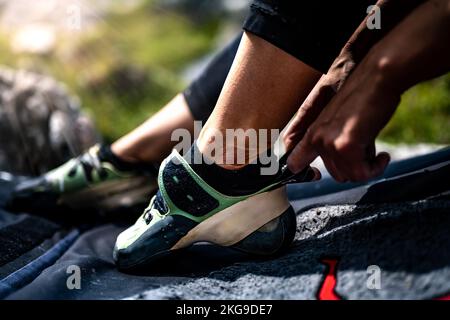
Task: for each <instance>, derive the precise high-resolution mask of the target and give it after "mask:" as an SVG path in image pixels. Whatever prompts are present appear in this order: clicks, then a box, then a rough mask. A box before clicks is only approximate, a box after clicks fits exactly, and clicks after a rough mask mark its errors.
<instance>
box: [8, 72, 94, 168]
mask: <svg viewBox="0 0 450 320" xmlns="http://www.w3.org/2000/svg"><path fill="white" fill-rule="evenodd" d="M99 139H100V136H99V134H98V133H97V131H96V129H95V127H94V125H93V123H92V121H91V120H90V119H89V118H88V117H87V116H86V115H85V114H83V113H82V112H81V109H80V104H79V101H78V100H77V99H76V98H75V97H72V96H70V95H69V94H68V92H67V90H66V88H65V87H64V85H63V84H61V83H59V82H57V81H55V80H53V79H52V78H50V77H48V76H43V75H40V74H36V73H32V72H28V71H24V70H18V71H15V70H12V69H9V68H6V67H0V171H8V172H11V173H14V174H21V175H39V174H41V173H44V172H46V171H48V170H50V169H52V168H54V167H56V166H58V165H60V164H62V163H63V162H65V161H66V160H67V159H69V158H71V157H73V156H76V155H78V154H80V153H81V152H83V151H84V150H86V149H87V148H89V147H90V146H92V145H93V144H95V143H96V142H98V141H99Z"/></svg>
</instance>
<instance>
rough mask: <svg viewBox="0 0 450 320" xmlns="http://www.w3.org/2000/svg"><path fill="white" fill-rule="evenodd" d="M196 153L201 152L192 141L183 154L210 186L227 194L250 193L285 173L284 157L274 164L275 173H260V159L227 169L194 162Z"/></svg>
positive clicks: (262, 166)
mask: <svg viewBox="0 0 450 320" xmlns="http://www.w3.org/2000/svg"><path fill="white" fill-rule="evenodd" d="M196 153H197V156H198V155H199V154H201V153H200V151H199V150H198V147H197V144H196V143H195V142H194V144H193V145H192V147H191V149H190V150H189V151H188V153H187V154H186V155H185V156H184V158H185V159H186V161H188V162H189V164H190V166H191V168H192V169H193V170H194V171H195V173H197V174H198V175H199V176H200V177H201V178H202V179H203V180H205V181H206V182H207V183H208V184H209V185H210V186H211V187H213V188H214V189H216V190H217V191H219V192H221V193H223V194H225V195H229V196H241V195H249V194H252V193H254V192H257V191H259V190H261V189H263V188H265V187H267V186H268V185H270V184H271V183H273V182H274V181H279V180H280V178H281V176H284V175H286V173H287V172H286V170H287V168H286V166H284V165H280V164H282V163H284V162H285V161H284V160H285V159H284V157H282V158H281V159H280V160H279V161H278V162H277V164H276V166H277V172H276V174H272V175H263V174H261V169H262V168H264V167H265V166H264V165H262V164H261V162H260V161H257V162H256V163H251V164H248V165H246V166H245V167H243V168H240V169H236V170H229V169H225V168H222V167H220V166H218V165H217V164H215V163H212V164H207V163H204V161H201V163H200V164H196V163H195V161H194V159H195V154H196Z"/></svg>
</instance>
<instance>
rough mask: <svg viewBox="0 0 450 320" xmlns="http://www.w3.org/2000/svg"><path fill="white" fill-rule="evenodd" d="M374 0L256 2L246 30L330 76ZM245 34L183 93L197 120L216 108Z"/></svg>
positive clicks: (204, 117) (281, 0) (212, 62)
mask: <svg viewBox="0 0 450 320" xmlns="http://www.w3.org/2000/svg"><path fill="white" fill-rule="evenodd" d="M374 3H376V1H374V0H358V1H355V0H346V1H329V0H328V1H325V0H284V1H283V0H255V1H253V3H252V5H251V8H250V13H249V15H248V16H247V19H246V20H245V22H244V26H243V29H244V30H245V31H247V32H251V33H253V34H255V35H257V36H259V37H261V38H263V39H265V40H266V41H268V42H270V43H272V44H273V45H275V46H277V47H278V48H280V49H282V50H284V51H285V52H287V53H289V54H291V55H292V56H294V57H296V58H297V59H299V60H301V61H302V62H304V63H306V64H308V65H309V66H311V67H313V68H314V69H316V70H318V71H320V72H322V73H326V72H327V70H328V68H329V67H330V66H331V64H332V63H333V61H334V59H335V58H336V57H337V56H338V54H339V52H340V51H341V49H342V47H343V46H344V45H345V43H346V41H347V40H348V39H349V38H350V36H351V35H352V34H353V32H354V31H355V30H356V28H357V27H358V26H359V24H360V23H361V22H362V21H363V20H364V18H365V17H366V16H367V8H368V6H370V5H372V4H374ZM240 38H241V35H239V36H238V37H236V38H235V39H234V40H233V41H232V42H231V43H230V44H229V45H228V46H227V47H225V48H224V49H223V50H222V51H220V52H219V53H218V54H217V55H216V57H215V58H214V59H213V60H212V61H211V63H210V64H209V65H208V66H207V68H206V69H205V70H204V72H203V73H202V74H201V75H200V76H199V77H198V78H197V79H196V80H194V81H193V82H192V83H191V84H190V86H189V87H188V88H187V89H186V90H185V91H184V97H185V98H186V101H187V103H188V105H189V108H190V110H191V112H192V115H193V117H194V119H195V120H201V121H206V120H207V119H208V117H209V115H210V114H211V112H212V110H213V109H214V107H215V105H216V102H217V99H218V98H219V95H220V91H221V90H222V86H223V84H224V82H225V79H226V77H227V75H228V71H229V70H230V67H231V64H232V63H233V59H234V56H235V54H236V51H237V48H238V46H239V41H240Z"/></svg>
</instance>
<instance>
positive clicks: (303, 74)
mask: <svg viewBox="0 0 450 320" xmlns="http://www.w3.org/2000/svg"><path fill="white" fill-rule="evenodd" d="M274 61H276V63H274ZM320 76H321V73H320V72H319V71H317V70H315V69H313V68H311V67H310V66H308V65H306V64H304V63H303V62H301V61H299V60H297V59H296V58H294V57H293V56H291V55H289V54H287V53H285V52H284V51H282V50H281V49H278V48H277V47H275V46H273V45H272V44H270V43H269V42H267V41H265V40H263V39H261V38H259V37H257V36H255V35H252V34H250V33H244V34H243V36H242V40H241V43H240V45H239V49H238V51H237V54H236V57H235V59H234V62H233V65H232V66H231V69H230V72H229V73H228V77H227V79H226V81H225V84H224V86H223V89H222V92H221V94H220V96H219V99H218V101H217V104H216V106H215V108H214V111H213V112H212V114H211V116H210V117H209V119H208V121H207V122H206V124H205V126H204V127H203V129H202V131H201V132H200V136H199V138H198V141H197V145H198V148H199V150H200V151H201V152H202V153H204V154H205V153H208V154H210V149H209V148H210V147H211V145H213V143H214V142H215V138H216V136H215V135H214V132H217V131H218V132H221V133H222V134H223V136H224V137H225V134H226V129H237V128H242V129H244V130H246V129H249V128H252V129H282V128H284V127H285V126H286V124H287V123H288V121H289V120H290V119H291V118H292V116H293V115H294V113H295V112H296V111H297V109H298V105H299V104H300V103H301V102H302V101H303V100H304V99H305V98H306V96H307V95H308V93H309V92H310V91H311V89H312V88H313V87H314V85H315V84H316V82H317V81H318V80H319V77H320ZM243 115H245V116H243ZM273 142H274V141H270V139H268V140H267V144H266V145H265V146H259V147H260V148H259V150H260V151H261V150H264V147H265V148H270V147H271V145H272V143H273ZM238 147H239V146H236V144H235V143H233V142H231V143H230V141H223V148H222V149H221V150H217V149H216V150H215V151H216V153H215V154H214V155H212V156H213V157H214V159H213V160H214V161H215V162H216V163H217V164H218V165H220V166H222V167H224V168H226V169H238V168H241V167H243V166H245V165H246V164H248V163H249V162H251V161H253V160H254V159H253V158H251V157H250V152H249V151H250V150H249V149H248V146H247V145H246V146H245V152H246V157H245V163H238V162H237V161H236V160H237V157H236V153H237V151H238V150H237V148H238ZM261 147H263V148H261ZM217 159H228V160H227V161H226V163H221V161H216V160H217ZM231 160H232V161H231Z"/></svg>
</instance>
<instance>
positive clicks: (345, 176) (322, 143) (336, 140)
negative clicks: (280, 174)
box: [288, 0, 450, 181]
mask: <svg viewBox="0 0 450 320" xmlns="http://www.w3.org/2000/svg"><path fill="white" fill-rule="evenodd" d="M449 31H450V1H449V0H430V1H427V2H425V3H423V4H422V5H420V6H419V7H418V8H416V9H415V10H414V11H413V12H412V13H411V14H410V15H409V16H407V17H406V18H405V19H404V20H403V21H402V22H401V23H399V24H398V25H397V26H396V27H395V28H394V29H393V30H392V31H391V32H390V33H389V34H388V35H386V37H384V38H383V39H382V40H381V41H380V42H378V43H377V44H376V45H375V46H374V47H373V48H372V49H371V50H370V52H369V53H368V54H367V55H366V56H365V57H364V59H363V60H362V62H361V64H360V65H359V66H358V67H357V68H356V69H355V71H354V72H353V73H352V74H351V75H350V76H349V77H348V79H347V81H345V83H344V85H343V86H342V88H341V89H340V90H339V92H338V94H337V95H336V96H335V97H333V98H332V99H331V101H330V103H329V104H328V105H327V106H326V107H325V108H324V110H323V111H321V113H320V115H319V116H318V117H317V119H316V120H315V121H314V122H313V123H312V124H311V125H310V126H309V127H308V130H307V131H306V133H305V134H304V136H303V138H302V139H301V141H300V142H299V143H298V144H296V146H295V148H294V150H293V152H292V153H291V155H290V157H289V159H288V165H289V168H290V169H291V170H292V171H294V172H298V171H300V170H302V169H303V168H304V167H306V166H307V165H308V164H309V163H310V162H312V161H313V160H314V159H315V158H316V157H317V156H321V157H322V159H323V160H324V163H325V165H326V167H327V169H328V170H329V172H330V173H331V175H332V176H333V177H334V178H335V179H336V180H338V181H348V180H349V181H365V180H368V179H371V178H373V177H375V176H378V175H380V174H381V173H382V172H383V171H384V169H385V167H386V165H387V164H388V162H389V156H388V155H387V154H385V153H380V154H376V152H375V138H376V137H377V135H378V134H379V132H380V131H381V129H382V128H383V127H384V126H385V125H386V123H387V122H388V121H389V120H390V118H391V117H392V115H393V113H394V112H395V110H396V108H397V105H398V102H399V101H400V97H401V94H402V93H403V92H404V91H405V90H407V89H408V88H409V87H411V86H412V85H414V84H416V83H418V82H421V81H424V80H427V79H430V78H433V77H435V76H438V75H440V74H443V73H445V72H447V71H448V70H449V69H450V61H449V59H448V57H449V55H450V48H449V46H448V44H447V42H446V39H447V38H448V33H449ZM412 43H413V44H414V45H411V44H412ZM418 66H420V67H418Z"/></svg>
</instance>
